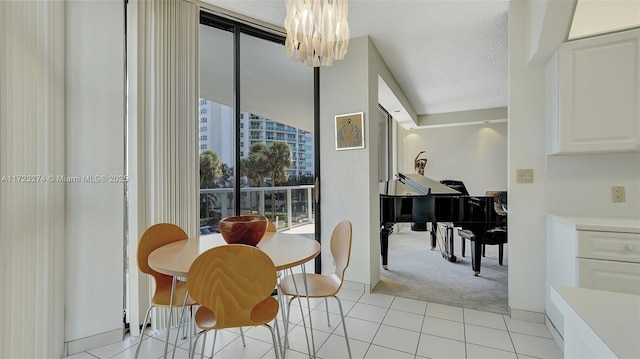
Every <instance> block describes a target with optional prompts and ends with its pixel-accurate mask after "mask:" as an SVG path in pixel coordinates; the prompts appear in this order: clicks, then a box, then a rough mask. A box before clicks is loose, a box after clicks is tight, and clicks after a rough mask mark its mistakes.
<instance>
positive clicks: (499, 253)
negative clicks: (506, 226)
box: [498, 243, 504, 265]
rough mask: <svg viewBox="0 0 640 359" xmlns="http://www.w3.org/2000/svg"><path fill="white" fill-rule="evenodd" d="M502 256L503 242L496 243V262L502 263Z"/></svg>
mask: <svg viewBox="0 0 640 359" xmlns="http://www.w3.org/2000/svg"><path fill="white" fill-rule="evenodd" d="M503 256H504V244H502V243H501V244H499V245H498V264H500V265H502V258H503Z"/></svg>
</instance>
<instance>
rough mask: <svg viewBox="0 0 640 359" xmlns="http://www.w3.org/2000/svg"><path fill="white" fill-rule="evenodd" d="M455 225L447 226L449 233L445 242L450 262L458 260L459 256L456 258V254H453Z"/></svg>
mask: <svg viewBox="0 0 640 359" xmlns="http://www.w3.org/2000/svg"><path fill="white" fill-rule="evenodd" d="M453 229H454V227H453V225H448V226H447V235H446V239H445V243H446V253H447V259H448V260H449V262H454V263H455V262H456V261H457V260H458V258H456V256H455V254H453V249H454V248H453Z"/></svg>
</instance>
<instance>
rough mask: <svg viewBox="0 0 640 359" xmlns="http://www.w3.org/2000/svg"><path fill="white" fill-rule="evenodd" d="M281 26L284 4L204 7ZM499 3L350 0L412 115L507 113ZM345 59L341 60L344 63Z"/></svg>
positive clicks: (352, 15)
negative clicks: (480, 111) (501, 110)
mask: <svg viewBox="0 0 640 359" xmlns="http://www.w3.org/2000/svg"><path fill="white" fill-rule="evenodd" d="M206 2H208V3H211V4H213V5H215V6H218V7H221V8H224V9H227V10H231V11H233V12H236V13H239V14H242V15H245V16H248V17H251V18H254V19H258V20H261V21H264V22H267V23H270V24H273V25H276V26H280V27H281V26H282V24H283V22H284V17H285V6H284V0H240V1H237V0H236V1H218V0H206ZM507 5H508V1H507V0H490V1H487V0H443V1H431V0H422V1H418V0H394V1H388V0H350V1H349V27H350V30H351V36H352V37H359V36H363V35H369V36H370V37H371V39H372V41H373V43H374V45H375V46H376V48H377V49H378V51H379V52H380V54H381V55H382V57H383V59H384V61H385V62H386V64H387V66H388V67H389V69H390V70H391V73H392V74H393V76H394V77H395V79H396V81H397V82H398V84H399V85H400V87H401V88H402V89H403V91H404V93H405V95H406V96H407V98H408V99H409V101H410V102H411V105H412V106H413V108H414V110H415V111H416V113H417V114H418V115H426V114H438V113H450V112H458V111H468V110H476V109H486V108H495V107H505V106H507ZM347 56H348V55H347Z"/></svg>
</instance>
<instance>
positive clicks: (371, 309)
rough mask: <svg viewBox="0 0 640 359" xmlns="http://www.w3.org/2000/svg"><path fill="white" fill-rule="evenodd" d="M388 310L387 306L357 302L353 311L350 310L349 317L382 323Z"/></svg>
mask: <svg viewBox="0 0 640 359" xmlns="http://www.w3.org/2000/svg"><path fill="white" fill-rule="evenodd" d="M387 310H388V309H387V308H383V307H379V306H376V305H371V304H363V303H356V305H354V306H353V308H351V311H349V315H348V316H347V317H352V318H358V319H363V320H368V321H371V322H376V323H382V320H383V319H384V316H385V315H386V314H387Z"/></svg>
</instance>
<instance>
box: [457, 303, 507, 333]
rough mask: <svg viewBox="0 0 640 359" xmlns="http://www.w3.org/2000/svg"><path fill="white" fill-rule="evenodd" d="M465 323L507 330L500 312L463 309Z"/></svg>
mask: <svg viewBox="0 0 640 359" xmlns="http://www.w3.org/2000/svg"><path fill="white" fill-rule="evenodd" d="M464 322H465V324H474V325H480V326H483V327H489V328H494V329H500V330H507V326H506V325H505V324H504V318H503V316H502V314H497V313H490V312H483V311H480V310H475V309H468V308H465V309H464Z"/></svg>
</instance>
